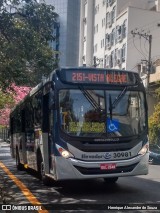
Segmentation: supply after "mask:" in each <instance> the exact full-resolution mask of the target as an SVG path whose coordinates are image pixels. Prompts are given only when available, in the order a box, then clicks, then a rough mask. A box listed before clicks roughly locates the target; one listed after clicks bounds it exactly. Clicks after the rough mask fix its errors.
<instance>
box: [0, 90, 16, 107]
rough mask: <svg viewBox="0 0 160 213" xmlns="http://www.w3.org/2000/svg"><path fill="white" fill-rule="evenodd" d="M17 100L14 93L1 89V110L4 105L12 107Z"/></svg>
mask: <svg viewBox="0 0 160 213" xmlns="http://www.w3.org/2000/svg"><path fill="white" fill-rule="evenodd" d="M14 103H15V101H14V98H13V95H12V94H10V93H7V92H2V91H0V110H1V109H3V108H4V107H6V105H7V107H12V106H13V105H14Z"/></svg>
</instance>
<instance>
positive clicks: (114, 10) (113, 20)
mask: <svg viewBox="0 0 160 213" xmlns="http://www.w3.org/2000/svg"><path fill="white" fill-rule="evenodd" d="M111 15H112V23H114V22H115V15H116V7H113V10H112V12H111Z"/></svg>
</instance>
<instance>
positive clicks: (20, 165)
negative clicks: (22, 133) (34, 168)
mask: <svg viewBox="0 0 160 213" xmlns="http://www.w3.org/2000/svg"><path fill="white" fill-rule="evenodd" d="M16 167H17V169H18V170H19V171H22V170H23V164H21V163H20V158H19V153H18V150H16Z"/></svg>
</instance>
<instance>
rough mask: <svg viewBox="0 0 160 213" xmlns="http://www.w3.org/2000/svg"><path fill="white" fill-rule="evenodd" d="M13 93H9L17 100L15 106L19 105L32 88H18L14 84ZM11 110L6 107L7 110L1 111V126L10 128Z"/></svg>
mask: <svg viewBox="0 0 160 213" xmlns="http://www.w3.org/2000/svg"><path fill="white" fill-rule="evenodd" d="M12 89H13V91H11V90H9V91H8V92H9V93H11V94H12V95H13V97H14V100H15V105H16V104H18V103H19V102H20V101H21V100H22V99H23V98H24V97H25V96H26V95H27V94H28V93H29V91H30V90H31V89H32V88H31V87H24V86H16V85H15V84H12ZM10 111H11V108H10V107H8V106H6V108H5V109H1V110H0V125H3V126H8V125H9V114H10Z"/></svg>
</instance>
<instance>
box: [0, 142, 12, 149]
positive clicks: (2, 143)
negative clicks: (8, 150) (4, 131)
mask: <svg viewBox="0 0 160 213" xmlns="http://www.w3.org/2000/svg"><path fill="white" fill-rule="evenodd" d="M9 146H10V143H7V142H5V141H0V148H1V147H9Z"/></svg>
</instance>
